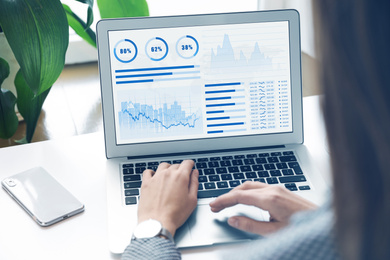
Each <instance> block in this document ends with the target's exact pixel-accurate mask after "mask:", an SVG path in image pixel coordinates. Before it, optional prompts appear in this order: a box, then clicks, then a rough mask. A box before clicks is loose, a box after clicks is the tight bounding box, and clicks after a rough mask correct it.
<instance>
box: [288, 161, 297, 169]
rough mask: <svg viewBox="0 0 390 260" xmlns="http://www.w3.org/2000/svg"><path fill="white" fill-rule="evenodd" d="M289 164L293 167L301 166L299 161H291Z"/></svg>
mask: <svg viewBox="0 0 390 260" xmlns="http://www.w3.org/2000/svg"><path fill="white" fill-rule="evenodd" d="M288 166H289V167H290V168H293V167H296V166H299V164H298V162H289V163H288Z"/></svg>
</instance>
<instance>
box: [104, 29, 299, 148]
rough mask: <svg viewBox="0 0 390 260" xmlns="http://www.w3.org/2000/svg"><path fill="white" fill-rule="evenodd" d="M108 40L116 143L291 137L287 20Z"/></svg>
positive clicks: (125, 33)
mask: <svg viewBox="0 0 390 260" xmlns="http://www.w3.org/2000/svg"><path fill="white" fill-rule="evenodd" d="M108 36H109V48H110V65H111V75H112V86H113V88H112V90H113V99H114V100H113V103H114V117H115V118H114V120H115V133H116V143H117V144H118V145H120V144H135V143H149V142H160V141H173V140H190V139H204V138H218V137H228V136H242V135H258V134H270V133H287V132H291V131H292V108H291V82H290V48H289V29H288V22H287V21H284V22H263V23H245V24H227V25H212V26H195V27H177V28H159V29H142V30H139V29H137V30H120V31H109V35H108Z"/></svg>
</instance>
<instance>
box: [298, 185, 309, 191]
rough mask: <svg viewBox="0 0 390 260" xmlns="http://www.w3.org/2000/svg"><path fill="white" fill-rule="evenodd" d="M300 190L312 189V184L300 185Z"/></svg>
mask: <svg viewBox="0 0 390 260" xmlns="http://www.w3.org/2000/svg"><path fill="white" fill-rule="evenodd" d="M299 190H310V186H309V185H305V186H299Z"/></svg>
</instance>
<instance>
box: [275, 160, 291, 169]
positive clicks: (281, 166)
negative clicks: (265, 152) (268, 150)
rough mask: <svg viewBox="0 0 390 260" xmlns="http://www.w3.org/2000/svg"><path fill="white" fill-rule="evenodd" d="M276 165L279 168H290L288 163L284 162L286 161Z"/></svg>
mask: <svg viewBox="0 0 390 260" xmlns="http://www.w3.org/2000/svg"><path fill="white" fill-rule="evenodd" d="M275 165H276V168H278V169H279V170H281V169H287V168H288V166H287V163H284V162H283V163H276V164H275Z"/></svg>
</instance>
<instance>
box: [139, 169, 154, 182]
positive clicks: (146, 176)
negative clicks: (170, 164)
mask: <svg viewBox="0 0 390 260" xmlns="http://www.w3.org/2000/svg"><path fill="white" fill-rule="evenodd" d="M154 173H155V172H154V171H153V170H150V169H146V170H145V171H144V172H143V174H142V180H143V181H148V180H149V179H150V178H152V177H153V175H154Z"/></svg>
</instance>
